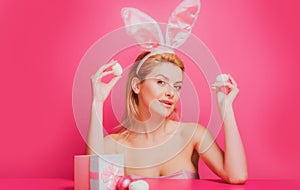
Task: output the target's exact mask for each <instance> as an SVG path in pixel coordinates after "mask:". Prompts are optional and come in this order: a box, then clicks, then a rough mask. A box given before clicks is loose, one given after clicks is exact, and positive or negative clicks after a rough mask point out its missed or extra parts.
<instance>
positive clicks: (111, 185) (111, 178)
mask: <svg viewBox="0 0 300 190" xmlns="http://www.w3.org/2000/svg"><path fill="white" fill-rule="evenodd" d="M121 176H122V171H121V169H120V168H119V167H117V166H115V165H113V164H110V165H109V166H107V167H106V168H105V169H104V171H103V172H102V174H101V179H102V180H103V182H104V184H105V185H106V189H108V190H115V188H116V185H117V182H118V180H119V179H120V178H121Z"/></svg>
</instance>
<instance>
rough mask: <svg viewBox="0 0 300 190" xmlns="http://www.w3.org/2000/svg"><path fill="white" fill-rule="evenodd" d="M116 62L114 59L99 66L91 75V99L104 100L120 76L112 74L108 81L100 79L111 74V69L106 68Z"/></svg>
mask: <svg viewBox="0 0 300 190" xmlns="http://www.w3.org/2000/svg"><path fill="white" fill-rule="evenodd" d="M116 63H117V61H116V60H111V61H110V62H108V63H107V64H105V65H103V66H102V67H100V69H99V70H98V71H97V72H96V73H95V74H94V75H92V76H91V81H92V88H93V100H96V101H100V102H102V103H103V102H104V101H105V100H106V98H107V97H108V95H109V93H110V91H111V89H112V88H113V86H114V85H115V84H116V83H117V81H118V80H119V79H120V78H121V76H114V77H113V78H112V79H111V80H110V81H109V82H108V83H104V82H102V81H101V79H102V78H103V77H105V76H107V75H109V74H113V71H112V70H111V69H110V70H107V69H109V68H111V67H112V66H114V65H115V64H116Z"/></svg>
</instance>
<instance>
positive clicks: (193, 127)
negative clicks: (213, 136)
mask: <svg viewBox="0 0 300 190" xmlns="http://www.w3.org/2000/svg"><path fill="white" fill-rule="evenodd" d="M179 126H180V127H179V129H180V132H181V133H182V134H183V135H184V136H188V137H191V136H193V139H198V140H199V139H201V138H202V137H203V136H204V135H205V134H206V133H207V132H208V129H207V128H206V127H205V126H203V125H201V124H198V123H192V122H180V123H179Z"/></svg>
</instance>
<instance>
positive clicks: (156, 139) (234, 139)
mask: <svg viewBox="0 0 300 190" xmlns="http://www.w3.org/2000/svg"><path fill="white" fill-rule="evenodd" d="M115 63H116V62H115V61H111V62H110V63H108V64H106V65H104V66H103V67H101V68H100V69H99V71H98V72H97V73H96V74H95V75H94V76H92V85H93V90H94V98H93V104H92V114H91V122H90V129H89V137H88V145H89V147H87V153H88V154H94V153H122V154H124V157H125V166H126V167H125V174H126V175H129V174H134V175H139V176H151V177H155V176H165V175H171V174H173V173H175V172H178V171H180V170H189V171H192V172H197V171H198V166H197V163H198V159H199V157H200V158H201V159H202V160H203V161H204V162H205V163H206V164H207V166H208V167H209V168H210V169H211V170H212V171H213V172H214V173H216V174H217V175H218V176H219V177H220V178H222V179H223V180H225V181H226V182H228V183H234V184H241V183H244V182H245V181H246V179H247V162H246V156H245V152H244V148H243V144H242V140H241V138H240V135H239V131H238V127H237V124H236V121H235V117H234V111H233V108H232V103H233V102H234V100H235V98H236V96H237V94H238V91H239V90H238V88H237V84H236V82H235V81H234V79H233V78H232V77H231V76H230V75H229V81H227V82H219V81H217V82H215V83H214V84H213V85H212V89H213V90H215V91H216V93H217V102H218V105H219V109H220V114H221V116H222V118H223V122H224V123H223V128H224V135H225V138H224V139H225V148H224V150H222V149H220V147H219V146H218V145H217V144H216V142H215V141H214V138H213V137H212V135H211V134H210V133H209V131H208V130H207V129H206V128H205V127H203V126H201V125H199V124H195V123H182V122H176V121H173V120H170V119H168V115H169V114H170V113H171V112H172V111H173V110H174V108H175V105H176V103H177V101H178V100H179V98H180V88H179V87H178V86H180V85H181V83H182V71H181V70H180V69H179V68H178V67H177V66H175V65H172V64H162V65H159V66H156V67H155V68H154V69H153V71H152V72H151V73H150V74H149V80H145V82H143V83H141V82H140V81H138V79H134V80H133V82H132V89H133V90H134V92H135V93H136V94H138V97H139V103H140V104H139V110H141V111H142V113H143V114H142V118H139V120H140V121H141V123H140V124H137V125H136V126H132V128H130V130H126V131H124V132H122V133H119V134H111V135H108V136H106V137H105V138H103V132H102V129H103V127H102V121H103V118H102V117H103V116H102V115H103V114H102V112H103V103H104V101H105V99H106V98H107V96H108V94H109V92H110V91H111V89H112V87H113V86H114V84H115V83H116V82H117V80H118V79H119V77H115V78H113V79H112V81H110V82H109V83H107V84H105V83H103V82H101V78H102V77H103V76H106V75H109V74H111V71H107V69H108V68H111V67H112V66H113V65H114V64H115ZM223 87H226V88H227V89H228V90H229V93H228V94H225V93H223V92H222V91H221V88H223ZM225 113H226V114H225ZM136 129H137V130H136ZM101 145H103V146H101Z"/></svg>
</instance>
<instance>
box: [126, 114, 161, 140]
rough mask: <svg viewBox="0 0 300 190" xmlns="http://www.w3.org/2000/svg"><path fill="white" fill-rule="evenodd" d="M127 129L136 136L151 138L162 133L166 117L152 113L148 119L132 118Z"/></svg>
mask: <svg viewBox="0 0 300 190" xmlns="http://www.w3.org/2000/svg"><path fill="white" fill-rule="evenodd" d="M132 120H133V122H131V126H130V128H129V131H130V132H131V133H133V134H135V135H137V136H140V137H145V138H147V139H150V138H153V137H154V136H157V135H158V134H163V132H164V131H165V130H166V127H165V126H166V123H167V119H166V118H165V117H162V116H158V115H156V116H155V115H152V116H151V117H150V118H149V119H148V120H145V119H142V120H137V119H133V118H132Z"/></svg>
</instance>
